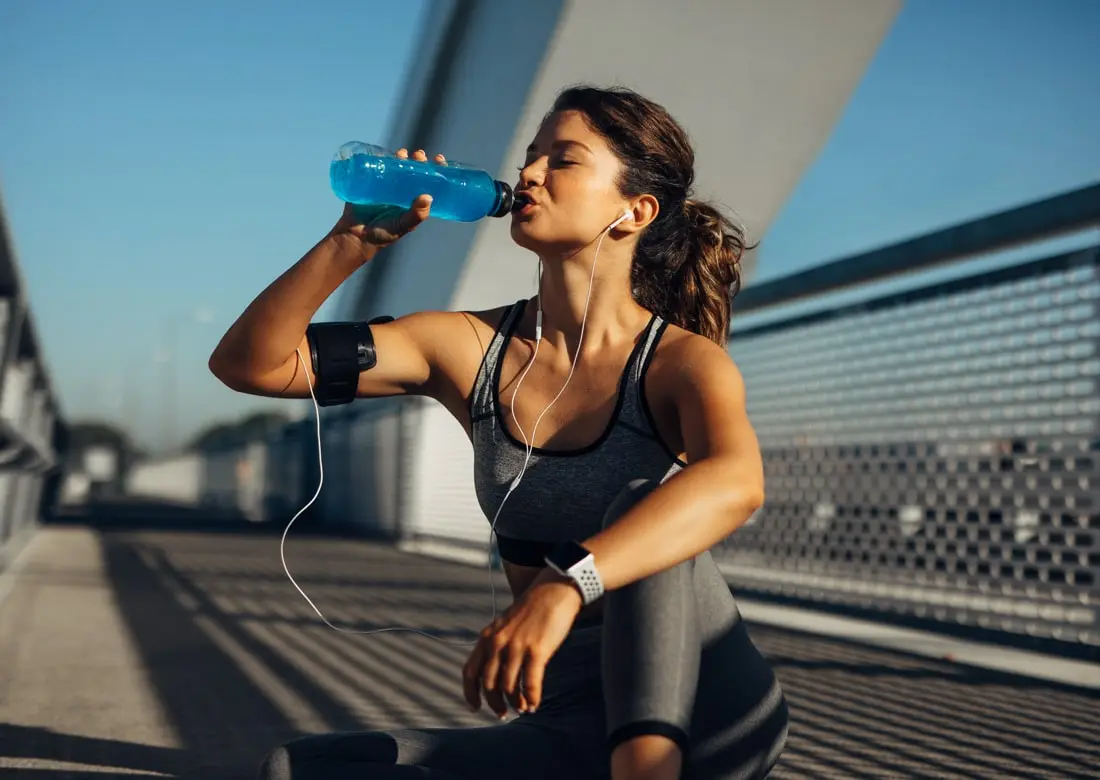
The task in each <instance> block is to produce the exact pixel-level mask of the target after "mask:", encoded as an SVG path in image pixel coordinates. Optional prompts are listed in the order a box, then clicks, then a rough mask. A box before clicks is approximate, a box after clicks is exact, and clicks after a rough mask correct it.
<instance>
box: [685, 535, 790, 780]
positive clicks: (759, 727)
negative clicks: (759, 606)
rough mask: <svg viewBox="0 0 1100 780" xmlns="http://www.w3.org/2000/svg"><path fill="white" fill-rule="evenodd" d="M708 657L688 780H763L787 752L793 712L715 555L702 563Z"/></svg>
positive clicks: (699, 588)
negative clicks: (751, 635) (788, 731)
mask: <svg viewBox="0 0 1100 780" xmlns="http://www.w3.org/2000/svg"><path fill="white" fill-rule="evenodd" d="M695 587H696V593H697V596H698V602H697V603H698V605H699V615H698V620H699V622H700V633H701V641H702V657H701V659H700V663H699V686H698V689H697V692H696V698H695V703H694V707H693V710H692V722H691V748H690V750H689V753H688V762H687V765H686V766H685V772H684V778H685V780H695V779H696V778H708V779H711V778H713V780H735V779H736V780H750V779H751V780H756V779H757V778H763V777H766V776H767V773H768V771H770V769H771V768H772V766H774V765H775V762H776V761H777V760H778V758H779V754H780V753H781V752H782V750H783V748H784V746H785V745H786V739H787V724H788V712H787V703H786V700H785V699H784V697H783V691H782V690H781V689H780V687H779V682H778V680H777V679H776V677H775V673H774V671H773V670H772V667H771V664H769V663H768V661H767V659H765V658H764V656H763V655H762V654H761V653H760V651H759V650H758V649H757V648H756V646H755V645H754V644H753V642H752V639H751V638H750V637H749V633H748V630H747V629H746V627H745V624H744V621H743V620H742V619H741V615H740V613H739V612H738V610H737V606H736V603H735V602H734V600H733V597H732V596H731V595H730V593H729V588H728V586H727V584H726V582H725V578H724V577H722V575H721V573H720V572H719V571H718V569H717V566H715V565H714V562H713V560H712V559H711V558H710V556H709V554H708V555H706V556H702V557H701V558H700V559H698V560H697V561H696V582H695Z"/></svg>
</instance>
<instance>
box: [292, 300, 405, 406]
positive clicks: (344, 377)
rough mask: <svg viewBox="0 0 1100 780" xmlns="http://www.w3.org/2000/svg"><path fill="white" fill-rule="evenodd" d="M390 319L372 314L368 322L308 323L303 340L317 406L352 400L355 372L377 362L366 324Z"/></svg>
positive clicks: (372, 340)
mask: <svg viewBox="0 0 1100 780" xmlns="http://www.w3.org/2000/svg"><path fill="white" fill-rule="evenodd" d="M392 320H393V317H375V318H374V319H372V320H370V321H368V322H318V323H310V325H309V327H307V328H306V341H308V342H309V358H310V362H311V363H312V364H313V376H314V377H316V379H317V383H316V386H315V387H314V388H313V394H314V395H315V396H316V397H317V405H318V406H337V405H339V404H346V403H351V402H352V401H353V400H354V399H355V392H356V389H357V388H358V387H359V374H361V373H362V372H364V371H367V370H368V369H371V368H374V364H375V363H377V362H378V356H377V355H376V354H375V349H374V334H373V333H371V329H370V326H371V325H376V324H379V323H382V322H390V321H392Z"/></svg>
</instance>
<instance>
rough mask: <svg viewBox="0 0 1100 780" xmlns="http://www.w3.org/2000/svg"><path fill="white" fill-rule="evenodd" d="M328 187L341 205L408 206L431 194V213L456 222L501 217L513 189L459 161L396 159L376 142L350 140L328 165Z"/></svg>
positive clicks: (395, 156) (508, 208)
mask: <svg viewBox="0 0 1100 780" xmlns="http://www.w3.org/2000/svg"><path fill="white" fill-rule="evenodd" d="M329 179H330V180H331V182H332V191H333V192H335V193H336V196H337V197H338V198H340V199H341V200H343V201H345V202H346V203H356V204H360V205H376V204H385V205H389V206H400V207H401V208H408V207H409V206H411V205H412V202H413V201H414V200H416V198H417V197H418V196H420V195H425V194H427V195H431V196H432V216H433V217H439V218H441V219H449V220H454V221H456V222H475V221H477V220H479V219H482V218H483V217H503V216H504V215H506V214H508V213H509V212H510V211H511V209H512V188H511V187H509V186H508V185H507V184H505V183H504V182H502V181H496V180H494V179H493V177H492V176H490V175H489V174H488V173H486V172H485V171H482V170H478V169H477V168H468V167H465V166H462V165H455V164H444V165H440V164H438V163H433V162H419V161H417V160H412V159H405V160H403V159H401V158H399V157H397V155H395V154H394V153H393V152H390V151H389V150H387V149H383V148H382V147H380V146H374V145H372V144H364V143H360V142H359V141H349V142H348V143H346V144H344V145H343V146H341V147H340V148H339V149H338V150H337V152H336V156H335V157H334V158H333V160H332V163H331V165H330V166H329Z"/></svg>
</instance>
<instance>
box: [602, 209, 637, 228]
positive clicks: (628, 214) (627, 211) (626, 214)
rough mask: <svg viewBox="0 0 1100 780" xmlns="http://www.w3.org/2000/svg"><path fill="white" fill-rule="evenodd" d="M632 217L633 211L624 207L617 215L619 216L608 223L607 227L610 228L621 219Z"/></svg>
mask: <svg viewBox="0 0 1100 780" xmlns="http://www.w3.org/2000/svg"><path fill="white" fill-rule="evenodd" d="M633 217H634V212H633V211H631V210H630V209H629V208H625V209H623V213H622V214H620V215H619V218H618V219H616V220H615V221H614V222H612V223H611V224H610V225H608V226H607V229H608V230H611V228H613V227H615V226H617V225H618V224H619V223H621V222H622V221H623V220H627V219H632V218H633Z"/></svg>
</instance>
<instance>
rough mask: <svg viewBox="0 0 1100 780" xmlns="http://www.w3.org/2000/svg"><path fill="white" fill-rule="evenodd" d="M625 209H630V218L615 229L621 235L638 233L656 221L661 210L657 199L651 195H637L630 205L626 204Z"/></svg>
mask: <svg viewBox="0 0 1100 780" xmlns="http://www.w3.org/2000/svg"><path fill="white" fill-rule="evenodd" d="M627 208H629V209H630V213H631V214H632V216H631V218H630V219H627V220H624V221H622V222H620V223H619V224H618V226H617V227H616V228H615V229H616V230H618V231H620V232H622V233H638V232H640V231H642V230H644V229H645V228H647V227H648V226H649V225H650V224H651V223H652V222H653V220H655V219H657V214H658V213H659V212H660V210H661V207H660V205H659V204H658V203H657V199H656V198H655V197H653V196H652V195H639V196H638V197H637V198H636V199H635V200H634V201H633V202H632V203H628V204H627Z"/></svg>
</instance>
